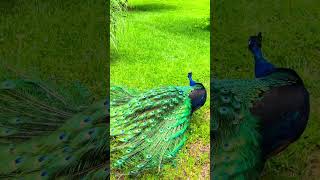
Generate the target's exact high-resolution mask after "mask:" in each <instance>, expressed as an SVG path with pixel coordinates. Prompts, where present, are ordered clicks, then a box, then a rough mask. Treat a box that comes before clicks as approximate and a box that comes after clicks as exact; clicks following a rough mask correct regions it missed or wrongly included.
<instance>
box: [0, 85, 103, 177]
mask: <svg viewBox="0 0 320 180" xmlns="http://www.w3.org/2000/svg"><path fill="white" fill-rule="evenodd" d="M75 89H77V90H75V91H74V92H72V93H71V92H70V93H66V92H65V91H62V90H60V88H55V87H54V86H52V85H49V84H48V83H44V82H40V81H34V80H28V79H20V80H6V81H4V82H2V83H0V161H1V163H0V178H1V179H79V178H83V179H107V178H108V177H109V168H108V164H109V140H108V136H109V125H108V124H107V120H106V119H107V118H109V117H108V116H109V113H108V108H107V107H106V105H108V103H106V101H105V100H101V101H97V102H94V103H90V102H91V100H90V99H91V98H89V96H90V95H89V94H88V91H86V90H85V89H84V88H83V87H82V86H77V88H75ZM78 90H79V91H78Z"/></svg>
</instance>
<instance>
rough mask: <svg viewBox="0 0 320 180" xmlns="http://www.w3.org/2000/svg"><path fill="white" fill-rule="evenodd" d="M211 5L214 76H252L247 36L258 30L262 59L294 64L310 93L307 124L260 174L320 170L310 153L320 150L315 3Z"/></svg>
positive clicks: (311, 174)
mask: <svg viewBox="0 0 320 180" xmlns="http://www.w3.org/2000/svg"><path fill="white" fill-rule="evenodd" d="M214 7H215V8H214V9H213V13H214V21H213V26H214V29H213V40H212V44H213V53H214V55H213V59H212V63H213V69H212V71H213V73H214V74H215V77H218V78H219V79H220V78H228V79H230V78H253V76H254V73H253V58H252V57H251V55H250V53H249V51H248V49H247V40H248V37H249V36H250V35H253V34H255V33H257V32H259V31H261V32H262V33H263V36H264V40H263V51H264V54H265V56H266V57H267V59H269V60H270V61H271V62H272V63H273V64H275V65H277V66H279V67H289V68H293V69H295V70H296V71H297V72H298V73H299V74H300V75H301V77H302V79H303V80H304V82H305V85H306V87H307V89H308V90H309V92H310V95H311V97H310V99H311V112H310V118H309V123H308V126H307V129H306V130H305V132H304V134H303V135H302V137H301V138H300V139H299V140H298V141H297V142H296V143H294V144H292V145H290V146H289V148H288V149H286V150H285V151H284V152H282V153H280V154H279V155H277V156H275V157H273V158H272V159H270V160H269V161H268V162H267V164H266V167H265V169H264V173H263V174H264V176H263V179H279V178H284V179H288V178H293V179H303V178H305V179H312V178H316V177H317V176H316V175H315V174H317V173H318V174H319V170H320V164H319V162H320V158H319V156H316V155H314V154H319V152H320V148H319V147H320V134H319V128H320V118H319V116H320V113H319V112H320V109H319V105H320V91H319V86H320V71H319V68H320V61H319V59H320V45H319V41H320V36H319V33H320V23H319V20H320V6H319V2H318V1H316V0H308V1H298V0H284V1H271V0H263V1H257V0H256V1H246V0H239V1H231V0H225V1H214ZM312 163H313V164H314V165H312ZM310 164H311V165H310Z"/></svg>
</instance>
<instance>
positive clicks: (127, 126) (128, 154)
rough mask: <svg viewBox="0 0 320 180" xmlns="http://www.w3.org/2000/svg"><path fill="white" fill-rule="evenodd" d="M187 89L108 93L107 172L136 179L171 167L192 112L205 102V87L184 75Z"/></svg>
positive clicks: (120, 90) (172, 88)
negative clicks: (109, 166)
mask: <svg viewBox="0 0 320 180" xmlns="http://www.w3.org/2000/svg"><path fill="white" fill-rule="evenodd" d="M188 78H189V86H168V87H160V88H154V89H151V90H147V91H144V92H139V91H136V90H133V89H128V88H124V87H118V86H114V87H112V88H111V91H110V100H111V101H110V107H111V108H110V139H111V140H110V141H111V143H110V154H111V163H110V164H111V169H112V170H111V171H112V172H118V174H121V175H128V176H137V175H139V174H141V173H142V172H144V171H153V172H154V170H158V172H159V171H160V170H161V168H162V167H163V166H164V165H166V164H172V163H173V162H174V159H175V156H176V155H177V153H178V152H179V150H180V149H181V148H182V147H183V146H184V144H185V143H186V141H187V131H188V129H189V125H190V119H191V116H192V113H193V112H195V111H196V110H197V109H199V108H200V107H201V106H203V105H204V103H205V102H206V97H207V93H206V89H205V87H204V86H203V85H202V84H201V83H198V82H196V81H194V80H193V79H192V73H189V74H188Z"/></svg>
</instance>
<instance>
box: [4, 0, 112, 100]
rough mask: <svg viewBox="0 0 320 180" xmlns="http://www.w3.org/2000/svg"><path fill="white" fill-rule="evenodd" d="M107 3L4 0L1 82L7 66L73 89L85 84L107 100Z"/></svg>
mask: <svg viewBox="0 0 320 180" xmlns="http://www.w3.org/2000/svg"><path fill="white" fill-rule="evenodd" d="M106 27H107V25H106V6H105V2H104V1H89V0H86V1H78V0H68V1H61V0H50V1H48V0H30V1H23V0H1V1H0V65H1V67H0V70H1V71H0V78H1V79H3V78H6V77H12V76H15V74H14V73H12V72H8V70H7V69H6V67H5V66H4V65H6V66H9V67H11V68H12V69H15V70H16V71H18V72H22V73H25V74H27V75H28V76H31V77H33V78H37V79H43V80H46V81H47V80H49V81H54V82H55V83H57V84H59V85H62V86H70V84H72V82H74V81H80V82H81V83H82V84H83V85H85V86H86V87H88V88H89V89H90V90H91V91H92V92H93V95H94V96H95V97H96V98H102V97H105V96H106V88H105V87H107V83H109V82H107V78H106V77H105V72H106V71H107V63H108V58H107V46H106V41H107V35H106V34H107V33H106V30H107V29H106Z"/></svg>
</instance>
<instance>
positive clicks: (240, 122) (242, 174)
mask: <svg viewBox="0 0 320 180" xmlns="http://www.w3.org/2000/svg"><path fill="white" fill-rule="evenodd" d="M295 83H296V82H295V79H292V77H291V75H289V74H287V73H282V72H278V73H273V74H271V75H269V76H266V77H264V78H258V79H252V80H213V81H212V82H211V96H212V98H211V104H212V108H211V118H212V119H211V133H212V135H213V138H212V146H211V147H212V148H211V156H212V159H211V166H212V167H213V168H212V171H211V178H212V179H230V178H231V179H257V178H258V177H259V176H260V172H261V169H262V168H263V163H264V162H263V160H262V155H261V141H262V140H261V139H262V137H261V134H260V132H259V130H260V126H259V118H258V117H256V116H254V115H253V114H252V112H251V110H250V109H251V108H252V106H253V104H254V103H255V102H258V101H259V100H260V99H261V98H262V95H263V94H264V93H265V92H267V91H269V90H270V89H271V88H272V87H280V86H285V85H290V84H295Z"/></svg>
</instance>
